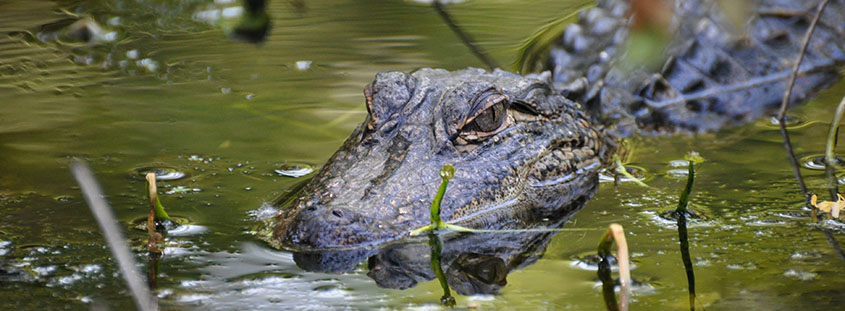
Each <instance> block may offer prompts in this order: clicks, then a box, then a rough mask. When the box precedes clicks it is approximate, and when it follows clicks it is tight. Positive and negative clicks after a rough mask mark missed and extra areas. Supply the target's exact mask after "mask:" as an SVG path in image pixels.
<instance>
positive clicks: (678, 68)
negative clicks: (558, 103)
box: [544, 0, 845, 136]
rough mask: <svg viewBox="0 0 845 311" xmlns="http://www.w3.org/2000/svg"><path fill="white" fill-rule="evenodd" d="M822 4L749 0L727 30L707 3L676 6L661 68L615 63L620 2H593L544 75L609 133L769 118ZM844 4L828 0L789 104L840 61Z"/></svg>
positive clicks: (619, 58) (827, 78) (623, 28)
mask: <svg viewBox="0 0 845 311" xmlns="http://www.w3.org/2000/svg"><path fill="white" fill-rule="evenodd" d="M820 2H821V0H812V1H791V0H756V1H751V4H750V6H751V8H752V9H751V10H750V11H752V12H749V14H750V16H749V17H748V18H747V19H746V23H745V24H744V25H741V28H743V29H741V31H735V29H734V28H736V27H735V26H734V25H733V24H732V23H731V22H730V20H729V18H728V17H727V16H726V15H725V14H724V12H723V11H722V10H721V9H720V7H719V6H718V5H717V4H715V3H714V2H713V1H707V0H692V1H680V0H678V1H675V3H674V7H673V10H674V14H673V20H672V22H671V24H672V25H673V28H674V29H675V31H674V33H673V39H672V40H671V41H670V43H669V44H668V45H667V46H666V47H665V48H664V55H663V57H664V59H665V61H664V62H663V66H662V68H660V69H659V70H649V69H648V68H646V67H645V66H639V67H638V66H630V65H627V64H624V63H623V62H624V61H625V58H624V57H625V55H624V54H625V53H624V46H625V42H626V40H628V37H629V36H628V33H629V31H628V27H629V24H630V22H629V21H628V19H627V18H626V15H627V12H628V9H629V4H628V3H627V2H625V1H623V0H601V1H599V3H598V5H597V6H596V7H594V8H591V9H588V10H585V11H583V12H581V13H580V14H579V20H578V22H577V23H576V24H573V25H570V26H569V27H567V29H566V30H565V32H564V34H563V35H562V36H561V37H560V39H559V40H558V41H557V42H556V44H555V47H553V48H552V49H551V51H550V53H549V58H548V60H547V61H546V63H545V66H544V67H545V69H547V70H550V71H551V72H552V75H553V77H554V80H555V83H556V85H557V87H558V88H559V89H560V90H562V92H563V93H564V95H567V97H569V98H570V99H573V100H576V101H578V102H581V103H584V104H585V106H586V108H587V109H588V110H590V112H591V114H592V115H593V116H594V117H595V118H597V119H599V120H601V121H603V123H605V124H607V125H609V126H611V127H614V128H615V131H616V133H617V135H621V136H628V135H630V134H632V133H635V132H639V133H643V134H660V133H677V132H687V133H701V132H707V131H714V130H717V129H719V128H721V127H723V126H727V125H735V124H741V123H745V122H749V121H752V120H754V119H757V118H759V117H761V116H763V115H765V114H770V113H772V112H774V111H775V110H776V108H777V107H778V106H779V105H780V102H781V100H782V97H783V94H784V91H785V88H786V86H787V83H788V79H789V77H790V74H791V70H792V67H793V64H794V62H795V60H796V59H797V56H798V53H799V51H800V50H801V43H802V41H803V38H804V35H805V33H806V31H807V29H808V27H809V25H810V21H811V20H812V19H813V17H814V15H815V12H816V8H817V7H818V5H819V3H820ZM843 2H845V0H831V1H830V3H829V4H828V5H827V7H826V8H825V10H824V11H823V12H822V15H821V18H820V20H819V23H818V25H817V26H816V28H815V31H814V33H813V36H812V37H811V40H810V41H809V46H808V48H807V51H806V54H805V56H804V60H803V61H802V63H801V67H800V69H799V78H798V79H797V80H796V83H795V87H794V88H793V92H792V94H793V95H792V97H791V101H790V104H797V103H801V102H803V101H805V100H807V99H808V98H809V97H810V96H812V95H813V94H815V93H816V92H818V91H819V90H821V89H823V88H824V87H826V86H829V85H830V84H831V83H832V82H833V81H835V80H836V78H838V77H839V75H840V69H841V68H842V65H843V64H845V3H843Z"/></svg>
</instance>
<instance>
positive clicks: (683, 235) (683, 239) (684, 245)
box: [675, 151, 704, 310]
mask: <svg viewBox="0 0 845 311" xmlns="http://www.w3.org/2000/svg"><path fill="white" fill-rule="evenodd" d="M684 159H685V160H687V162H688V164H687V165H688V166H689V171H688V174H687V184H686V186H684V190H683V191H682V192H681V195H680V197H679V198H678V207H677V208H676V209H675V213H676V214H677V215H678V240H679V241H680V244H681V246H680V247H681V260H682V261H683V262H684V270H685V271H686V274H687V287H688V289H689V304H690V310H695V272H694V271H693V267H692V257H691V256H690V252H689V234H688V233H687V212H688V210H689V197H690V193H691V192H692V185H693V182H694V181H695V164H697V163H702V162H704V158H703V157H701V155H699V154H698V153H697V152H695V151H691V152H690V153H688V154H687V155H686V156H684Z"/></svg>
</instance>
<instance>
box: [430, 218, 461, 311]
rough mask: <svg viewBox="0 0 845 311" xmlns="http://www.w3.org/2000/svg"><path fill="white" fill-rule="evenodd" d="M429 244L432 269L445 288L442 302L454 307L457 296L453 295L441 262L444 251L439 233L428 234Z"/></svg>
mask: <svg viewBox="0 0 845 311" xmlns="http://www.w3.org/2000/svg"><path fill="white" fill-rule="evenodd" d="M428 245H429V246H430V247H431V269H432V270H434V275H435V276H437V281H438V282H440V287H441V288H442V289H443V296H442V297H440V304H441V305H444V306H447V307H454V306H455V297H452V291H451V290H450V289H449V284H448V283H447V282H446V274H444V273H443V265H442V264H441V263H440V257H441V253H442V252H443V241H441V240H440V237H439V236H438V235H436V234H434V233H432V232H430V233H429V235H428Z"/></svg>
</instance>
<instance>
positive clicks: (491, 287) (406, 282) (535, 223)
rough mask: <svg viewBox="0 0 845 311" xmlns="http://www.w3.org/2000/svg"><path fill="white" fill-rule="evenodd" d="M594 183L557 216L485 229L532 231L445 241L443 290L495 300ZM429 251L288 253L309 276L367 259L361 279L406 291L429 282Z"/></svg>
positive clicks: (403, 247)
mask: <svg viewBox="0 0 845 311" xmlns="http://www.w3.org/2000/svg"><path fill="white" fill-rule="evenodd" d="M596 185H597V183H596V180H595V179H593V180H592V182H587V183H584V184H581V186H582V187H584V188H583V189H579V190H580V192H581V193H582V195H581V196H580V197H576V198H573V201H572V202H571V203H570V204H568V205H567V206H565V207H562V208H559V209H558V213H556V214H551V215H540V214H525V215H521V216H520V217H519V218H516V219H514V220H513V221H511V222H502V223H499V224H492V225H491V229H532V231H525V232H496V233H474V234H460V235H452V236H447V237H445V238H444V239H445V240H444V241H443V242H444V247H443V249H442V251H441V253H440V263H441V266H442V268H443V271H444V274H445V276H446V280H447V282H448V284H449V286H450V287H451V288H452V289H454V290H456V291H457V292H458V293H459V294H461V295H472V294H495V293H498V291H499V290H500V289H501V288H502V287H503V286H504V285H506V284H507V278H506V277H507V275H508V274H509V273H510V272H511V271H513V270H516V269H520V268H522V267H525V266H528V265H531V264H534V263H535V262H536V261H537V260H538V259H539V258H540V256H541V255H542V254H543V252H544V251H545V249H546V246H547V245H548V243H549V241H550V240H551V238H552V236H554V233H555V232H553V231H544V230H543V229H554V228H559V227H560V226H562V225H563V223H564V222H566V221H567V220H568V219H569V217H571V216H572V215H574V213H575V212H576V211H578V210H580V209H581V208H582V207H583V206H584V204H586V203H587V201H588V200H589V199H590V198H591V197H592V195H593V193H594V192H595V189H596ZM430 248H431V247H430V245H429V244H427V243H426V242H424V241H423V242H418V241H410V242H408V243H402V244H396V245H390V246H387V247H384V248H382V249H367V248H364V249H352V250H341V251H316V252H298V253H294V255H293V258H294V261H296V263H297V265H299V266H300V267H302V268H303V269H306V270H309V271H323V272H326V271H330V272H348V271H352V270H354V269H355V268H357V267H358V263H360V262H361V261H363V260H366V259H368V261H367V266H368V268H369V272H368V273H367V275H368V276H370V277H371V278H372V279H373V280H375V282H376V284H378V285H379V286H380V287H385V288H395V289H406V288H411V287H414V286H416V284H417V282H421V281H429V280H432V279H434V278H435V273H434V271H433V269H432V266H431V263H430V258H431V257H430V254H429V252H430Z"/></svg>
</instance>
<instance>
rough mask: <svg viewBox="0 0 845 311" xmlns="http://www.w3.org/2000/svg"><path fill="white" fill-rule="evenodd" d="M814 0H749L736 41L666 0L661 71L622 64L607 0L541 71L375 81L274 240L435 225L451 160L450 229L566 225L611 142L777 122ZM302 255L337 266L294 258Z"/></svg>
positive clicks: (339, 237) (818, 69)
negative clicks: (669, 8)
mask: <svg viewBox="0 0 845 311" xmlns="http://www.w3.org/2000/svg"><path fill="white" fill-rule="evenodd" d="M819 2H820V1H816V0H814V1H790V0H760V1H752V3H751V8H753V12H751V13H750V16H749V17H748V19H747V20H746V21H745V23H744V24H742V25H741V28H743V29H744V30H745V31H737V30H736V29H734V28H735V26H734V25H735V24H733V23H731V22H730V21H729V20H728V18H727V17H725V14H723V13H722V11H721V10H720V9H719V7H718V6H717V5H716V4H714V3H713V2H711V1H707V0H688V1H682V0H678V1H675V3H674V6H673V10H674V16H673V18H672V21H671V23H672V25H673V26H672V29H674V36H673V38H674V39H672V40H671V42H670V43H669V45H668V46H667V47H666V48H665V49H664V50H665V53H664V54H665V62H663V66H662V67H661V68H659V69H658V70H653V69H649V68H647V67H646V66H640V67H638V66H630V65H625V66H623V65H621V64H622V62H623V59H624V56H625V49H624V46H625V44H626V41H627V38H628V33H629V27H630V24H631V23H630V18H629V17H628V16H627V15H628V13H627V12H628V11H629V9H628V8H629V4H628V3H627V2H625V1H623V0H600V1H599V2H598V3H597V5H596V6H595V7H593V8H590V9H587V10H585V11H582V12H580V14H579V18H578V21H577V22H576V23H574V24H572V25H570V26H568V27H567V28H566V30H565V31H564V33H563V35H562V36H561V37H560V38H559V39H558V40H557V41H556V42H555V44H554V45H553V46H552V47H551V48H550V50H549V52H548V54H547V55H548V57H547V58H546V59H545V60H544V61H541V62H538V63H537V64H536V69H538V70H537V71H542V72H541V73H539V74H536V73H535V74H527V75H519V74H516V73H510V72H506V71H502V70H494V71H485V70H482V69H473V68H469V69H464V70H457V71H447V70H443V69H429V68H425V69H420V70H417V71H415V72H413V73H410V74H409V73H402V72H388V73H379V74H377V75H376V78H375V81H374V82H372V83H371V84H370V85H368V86H366V87H365V88H364V97H365V98H366V101H365V102H366V108H367V112H368V114H367V117H366V119H365V120H364V122H363V123H362V124H361V125H360V126H358V127H357V128H356V129H355V130H354V132H353V133H352V134H351V135H350V137H349V138H348V139H347V140H346V142H345V143H344V144H343V146H341V147H340V149H339V150H338V151H337V152H336V153H335V154H334V155H333V156H332V157H331V158H330V159H329V160H328V162H327V163H326V164H325V165H324V166H323V168H322V169H321V170H320V171H319V172H318V173H317V174H316V175H315V176H314V177H313V178H312V179H311V180H310V181H309V182H308V183H307V184H306V185H305V186H304V187H303V189H302V190H301V191H300V192H298V194H297V196H296V197H293V198H292V199H290V200H282V201H285V204H289V206H287V207H284V208H282V209H281V211H280V212H279V214H278V215H277V216H276V220H277V225H276V228H275V231H274V239H275V241H277V242H280V243H281V245H282V246H284V247H286V248H288V249H291V250H293V251H295V252H298V253H302V252H308V251H338V252H342V251H351V252H354V250H356V249H376V248H385V247H387V246H389V245H391V243H396V242H397V241H402V240H404V239H406V237H407V236H408V235H409V232H410V231H411V230H413V229H415V228H418V227H421V226H424V225H426V224H428V222H429V210H428V205H429V204H430V202H431V199H432V197H433V195H434V191H435V190H436V189H437V186H438V184H439V183H440V178H439V176H438V174H437V172H438V171H439V169H440V168H441V167H442V166H443V165H445V164H451V165H453V166H454V167H455V170H456V172H455V176H454V178H453V179H452V181H451V183H450V184H449V189H448V191H447V192H446V194H445V197H444V199H443V203H442V211H441V218H442V219H443V220H444V221H446V222H448V223H452V224H457V225H461V226H465V227H470V228H501V227H508V226H511V227H512V226H515V225H518V224H519V223H520V220H521V219H524V218H526V217H529V218H539V219H543V218H545V217H551V216H554V215H558V216H560V215H571V214H573V213H574V212H576V211H577V210H578V209H579V208H580V206H583V204H573V202H575V201H585V200H589V198H590V197H592V194H593V193H594V192H595V188H596V187H595V185H596V183H597V178H598V175H599V172H600V170H601V169H602V168H604V167H606V166H607V165H608V163H609V162H611V161H610V159H611V155H613V154H614V153H615V152H616V151H617V148H618V141H619V139H620V138H623V137H627V136H630V135H635V134H638V135H655V134H675V133H693V134H695V133H701V132H707V131H714V130H717V129H720V128H722V127H725V126H730V125H737V124H742V123H745V122H749V121H751V120H754V119H757V118H759V117H761V116H763V115H766V114H771V113H772V112H773V111H774V110H775V109H776V107H777V106H779V104H780V101H781V98H782V96H783V93H784V90H785V86H786V84H787V79H788V78H789V76H790V72H791V68H792V66H793V63H794V61H795V59H796V56H797V55H798V53H799V51H800V49H801V46H800V45H801V44H800V43H801V41H802V38H803V36H804V34H805V32H806V31H807V29H808V27H809V24H810V21H811V20H812V18H813V16H814V15H815V10H816V7H817V6H818V4H819ZM844 21H845V1H841V0H834V1H830V3H829V4H828V6H827V8H826V9H825V10H824V11H823V12H822V14H821V18H820V21H819V23H818V26H817V27H816V29H815V32H814V35H813V36H812V38H811V40H810V41H809V47H808V49H807V52H806V55H805V57H804V61H803V62H802V65H801V66H800V70H799V75H798V79H797V81H796V83H795V88H794V90H793V96H792V97H791V98H790V101H789V102H790V104H793V105H794V104H798V103H801V102H803V101H805V100H807V99H808V98H809V97H811V96H812V95H813V94H815V93H816V92H818V91H819V90H821V89H823V88H825V87H826V86H828V85H830V84H831V83H832V81H834V80H836V79H837V78H838V76H839V70H840V68H841V65H842V64H843V63H845V22H844ZM559 218H560V217H558V219H559ZM561 225H562V224H561ZM355 254H357V255H356V256H354V257H355V258H359V257H360V255H362V254H372V253H371V252H364V253H360V252H359V253H355ZM302 256H305V257H302ZM307 256H317V257H319V258H318V259H316V260H317V261H331V260H337V259H338V258H332V257H331V256H325V255H321V254H317V255H300V259H303V258H307ZM300 262H302V263H303V264H307V263H306V262H308V261H307V260H304V259H303V260H298V261H297V263H300ZM347 268H348V267H347Z"/></svg>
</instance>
